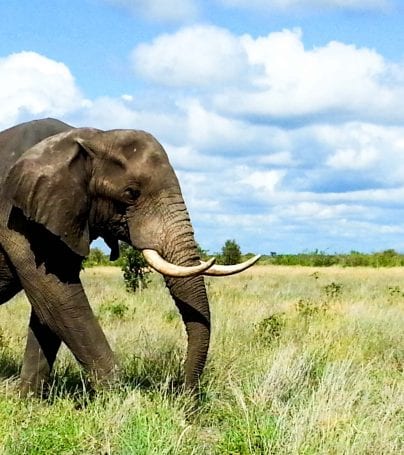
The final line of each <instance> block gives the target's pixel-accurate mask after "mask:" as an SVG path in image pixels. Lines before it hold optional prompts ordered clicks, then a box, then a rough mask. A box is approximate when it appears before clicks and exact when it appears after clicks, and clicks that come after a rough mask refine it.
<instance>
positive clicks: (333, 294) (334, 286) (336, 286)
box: [323, 281, 343, 300]
mask: <svg viewBox="0 0 404 455" xmlns="http://www.w3.org/2000/svg"><path fill="white" fill-rule="evenodd" d="M342 289H343V285H342V284H341V283H335V282H334V281H333V282H331V283H330V284H326V285H325V286H324V288H323V290H324V292H325V295H326V296H327V297H328V298H329V299H331V300H336V299H337V298H338V297H340V296H341V293H342Z"/></svg>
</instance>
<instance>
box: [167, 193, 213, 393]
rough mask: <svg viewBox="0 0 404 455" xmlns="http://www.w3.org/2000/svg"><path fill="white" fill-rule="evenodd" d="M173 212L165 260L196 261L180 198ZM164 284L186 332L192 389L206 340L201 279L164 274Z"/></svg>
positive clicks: (206, 319) (206, 310)
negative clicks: (166, 275) (165, 275)
mask: <svg viewBox="0 0 404 455" xmlns="http://www.w3.org/2000/svg"><path fill="white" fill-rule="evenodd" d="M174 213H175V215H174V216H173V212H171V215H170V218H171V219H170V222H169V226H168V227H167V230H166V236H165V241H164V247H163V250H162V251H163V255H164V257H165V259H167V260H168V261H170V262H172V263H174V264H178V265H182V266H193V265H197V264H199V255H198V252H197V248H196V243H195V240H194V234H193V229H192V226H191V222H190V219H189V215H188V212H187V210H186V207H185V204H184V202H183V201H182V198H181V199H180V200H178V201H177V202H176V203H175V210H174ZM165 280H166V284H167V287H168V289H169V291H170V293H171V296H172V297H173V299H174V301H175V303H176V305H177V307H178V309H179V311H180V313H181V316H182V318H183V321H184V323H185V327H186V331H187V335H188V351H187V358H186V362H185V386H186V388H187V389H188V390H192V391H196V390H197V389H198V385H199V377H200V375H201V373H202V370H203V368H204V366H205V362H206V357H207V353H208V349H209V340H210V312H209V302H208V297H207V294H206V288H205V283H204V278H203V277H202V276H192V277H186V278H173V277H165Z"/></svg>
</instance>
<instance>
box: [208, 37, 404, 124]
mask: <svg viewBox="0 0 404 455" xmlns="http://www.w3.org/2000/svg"><path fill="white" fill-rule="evenodd" d="M240 39H241V42H242V43H243V45H244V46H245V49H246V52H247V54H248V57H249V63H250V65H251V66H253V67H255V68H256V69H257V71H256V72H257V75H256V77H255V79H254V80H252V81H251V85H250V87H245V88H243V90H240V89H233V90H229V91H228V92H227V93H223V92H222V93H220V94H218V95H217V96H216V103H217V105H218V106H219V107H221V108H222V109H225V110H226V111H229V112H235V113H239V114H247V115H259V116H270V117H296V116H308V115H313V114H317V115H318V114H320V113H321V114H328V115H330V116H335V115H337V116H338V115H340V116H348V118H349V117H360V116H363V117H364V118H368V117H373V118H379V119H380V118H382V117H384V118H390V119H397V118H403V117H404V109H403V107H402V106H401V105H400V103H399V102H398V100H399V99H401V97H402V96H403V95H404V85H403V83H402V80H401V77H402V74H403V72H404V68H402V67H401V68H398V67H397V65H392V64H390V63H388V62H387V61H385V59H384V58H383V57H382V56H381V55H380V54H378V53H377V52H376V51H374V50H371V49H367V48H357V47H355V46H354V45H347V44H344V43H341V42H337V41H332V42H330V43H328V44H327V45H325V46H323V47H318V48H314V49H309V50H306V49H305V47H304V44H303V41H302V33H301V31H300V30H284V31H282V32H274V33H270V34H269V35H268V36H266V37H258V38H256V39H254V38H252V37H251V36H249V35H246V36H243V37H241V38H240Z"/></svg>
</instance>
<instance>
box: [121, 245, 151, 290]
mask: <svg viewBox="0 0 404 455" xmlns="http://www.w3.org/2000/svg"><path fill="white" fill-rule="evenodd" d="M119 252H120V258H119V263H120V265H121V269H122V271H123V279H124V280H125V285H126V289H127V290H128V291H129V292H136V291H137V290H142V289H144V288H147V284H148V282H149V281H150V279H149V276H148V275H149V274H150V269H149V266H148V264H147V262H146V260H145V258H144V256H143V254H142V252H141V251H139V250H137V249H136V248H133V247H132V246H130V245H128V244H126V243H121V244H120V245H119Z"/></svg>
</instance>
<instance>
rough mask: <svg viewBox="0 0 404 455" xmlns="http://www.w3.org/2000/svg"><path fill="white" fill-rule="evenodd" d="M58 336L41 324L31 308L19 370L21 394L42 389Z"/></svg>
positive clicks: (50, 367)
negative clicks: (21, 364) (20, 368)
mask: <svg viewBox="0 0 404 455" xmlns="http://www.w3.org/2000/svg"><path fill="white" fill-rule="evenodd" d="M60 344H61V340H60V338H59V337H58V336H57V335H56V334H55V333H54V332H53V331H52V330H51V329H50V328H49V327H48V326H47V325H45V324H42V323H41V321H40V320H39V318H38V316H37V315H36V314H35V311H33V310H32V312H31V318H30V321H29V327H28V337H27V345H26V348H25V354H24V363H23V366H22V370H21V386H20V390H21V395H22V396H26V395H28V394H29V393H31V392H33V393H37V392H40V391H41V390H42V389H43V385H44V384H45V382H46V381H47V380H48V378H49V375H50V372H51V370H52V366H53V363H54V361H55V359H56V354H57V352H58V350H59V347H60Z"/></svg>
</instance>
